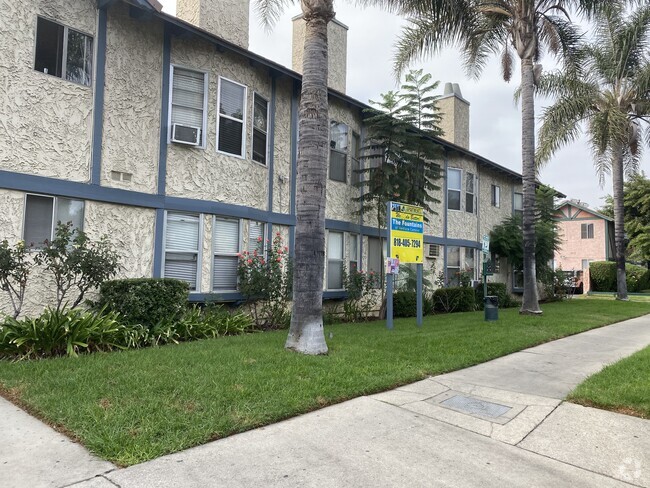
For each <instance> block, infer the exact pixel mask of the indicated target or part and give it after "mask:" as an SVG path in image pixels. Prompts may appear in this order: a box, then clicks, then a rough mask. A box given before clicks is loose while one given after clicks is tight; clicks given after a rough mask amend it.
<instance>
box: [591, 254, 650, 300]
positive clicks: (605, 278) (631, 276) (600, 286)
mask: <svg viewBox="0 0 650 488" xmlns="http://www.w3.org/2000/svg"><path fill="white" fill-rule="evenodd" d="M647 272H648V269H646V268H644V267H643V266H637V265H635V264H627V265H626V266H625V281H626V283H627V291H629V292H630V293H635V292H638V291H640V290H643V289H645V288H643V286H644V283H646V281H645V280H646V278H645V275H646V273H647ZM589 275H590V278H591V289H592V291H611V292H615V291H616V263H615V262H614V261H596V262H592V263H589ZM648 280H650V278H648Z"/></svg>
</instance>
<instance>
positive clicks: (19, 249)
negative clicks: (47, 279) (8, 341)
mask: <svg viewBox="0 0 650 488" xmlns="http://www.w3.org/2000/svg"><path fill="white" fill-rule="evenodd" d="M27 254H28V253H27V249H26V248H25V243H24V242H23V241H20V242H18V243H17V244H16V245H15V246H14V247H13V248H11V247H9V243H8V242H7V241H6V240H4V241H2V242H1V243H0V289H1V290H3V291H5V292H6V293H7V295H9V301H10V302H11V306H12V308H13V309H14V310H13V312H14V313H13V317H14V318H16V317H18V316H19V315H20V311H21V310H22V308H23V302H24V301H25V289H26V287H27V278H28V277H29V272H30V271H31V267H32V264H31V263H30V262H29V260H28V259H27Z"/></svg>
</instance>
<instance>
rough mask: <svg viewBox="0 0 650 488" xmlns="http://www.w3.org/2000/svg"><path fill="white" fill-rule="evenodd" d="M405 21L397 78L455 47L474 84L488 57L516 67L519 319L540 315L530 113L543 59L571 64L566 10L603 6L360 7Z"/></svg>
mask: <svg viewBox="0 0 650 488" xmlns="http://www.w3.org/2000/svg"><path fill="white" fill-rule="evenodd" d="M364 3H367V4H374V5H378V6H380V7H384V8H387V9H389V10H392V11H395V12H397V13H400V14H402V15H405V16H406V17H408V18H409V24H408V25H407V26H406V27H405V28H404V31H403V32H402V35H401V37H400V39H399V40H398V42H397V48H398V52H397V56H396V59H395V71H396V72H397V73H401V72H402V71H403V70H404V69H405V67H406V66H408V65H409V64H410V63H411V62H412V61H415V60H417V59H421V58H422V57H424V56H429V55H431V54H433V53H435V52H438V51H439V50H440V49H442V48H444V47H447V46H451V45H457V46H459V47H460V49H461V50H462V52H463V54H464V57H465V65H466V68H467V70H468V72H470V73H471V74H473V75H476V76H478V75H479V74H480V72H481V70H482V68H483V67H484V66H485V64H486V62H487V58H488V57H489V56H491V55H493V54H495V55H498V56H500V58H501V67H502V72H503V78H504V79H505V80H506V81H509V80H510V78H511V76H512V71H513V64H514V59H515V56H517V57H518V58H519V60H520V65H521V107H522V108H521V114H522V175H523V194H524V215H523V232H524V260H523V265H524V266H523V267H524V296H523V303H522V307H521V310H520V311H521V312H522V313H532V314H539V313H541V310H540V308H539V303H538V296H537V286H536V273H535V184H536V183H535V159H534V155H535V106H534V93H533V91H534V84H535V80H536V78H537V77H538V76H539V72H540V70H541V66H540V65H539V64H537V63H538V62H539V60H540V59H541V57H542V54H543V53H544V52H545V51H549V52H550V53H552V54H554V55H557V56H559V57H560V59H564V60H567V61H570V60H571V58H572V52H573V50H574V48H575V45H576V43H577V41H578V38H579V36H578V33H577V31H576V29H575V27H574V26H573V24H572V23H571V22H570V20H569V15H568V11H567V9H568V8H574V9H577V10H580V11H581V12H584V13H590V12H591V11H592V10H593V9H594V8H596V7H597V6H598V5H599V4H604V3H609V0H600V1H598V0H536V1H533V0H427V1H423V0H364Z"/></svg>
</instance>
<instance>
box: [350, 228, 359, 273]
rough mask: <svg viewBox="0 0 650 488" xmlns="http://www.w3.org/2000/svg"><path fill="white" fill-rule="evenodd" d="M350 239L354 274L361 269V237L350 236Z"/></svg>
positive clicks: (351, 269) (351, 267)
mask: <svg viewBox="0 0 650 488" xmlns="http://www.w3.org/2000/svg"><path fill="white" fill-rule="evenodd" d="M348 239H349V240H348V243H349V259H350V272H352V271H356V270H358V269H359V236H358V235H357V234H350V235H349V236H348Z"/></svg>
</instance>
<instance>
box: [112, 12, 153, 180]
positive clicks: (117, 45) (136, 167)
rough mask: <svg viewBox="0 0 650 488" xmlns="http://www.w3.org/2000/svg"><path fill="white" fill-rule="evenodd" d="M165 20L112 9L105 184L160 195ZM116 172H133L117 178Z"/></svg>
mask: <svg viewBox="0 0 650 488" xmlns="http://www.w3.org/2000/svg"><path fill="white" fill-rule="evenodd" d="M162 45H163V34H162V23H161V22H160V21H158V20H156V19H134V18H132V17H131V16H130V15H129V7H128V6H126V5H124V4H122V3H119V4H117V5H116V6H115V7H113V8H111V9H110V10H109V15H108V26H107V48H106V85H105V86H106V88H105V94H104V97H105V98H104V134H103V153H102V157H103V160H102V175H101V184H102V185H104V186H112V187H116V188H124V189H128V190H135V191H141V192H147V193H154V192H155V191H156V185H157V175H158V152H159V144H158V142H159V139H160V110H161V100H162V69H163V67H162ZM113 171H116V172H120V173H127V174H129V175H130V181H128V180H124V179H122V180H116V179H115V178H113V176H112V173H111V172H113Z"/></svg>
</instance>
